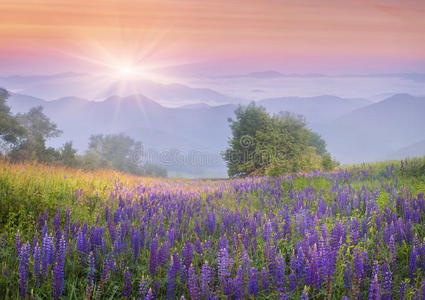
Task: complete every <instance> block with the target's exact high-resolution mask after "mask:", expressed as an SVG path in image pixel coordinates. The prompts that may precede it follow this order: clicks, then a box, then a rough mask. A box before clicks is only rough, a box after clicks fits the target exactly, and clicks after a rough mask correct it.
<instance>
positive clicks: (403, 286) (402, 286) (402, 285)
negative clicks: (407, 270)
mask: <svg viewBox="0 0 425 300" xmlns="http://www.w3.org/2000/svg"><path fill="white" fill-rule="evenodd" d="M406 286H407V282H406V281H403V282H400V288H399V292H398V294H399V296H400V300H403V299H404V293H405V291H406Z"/></svg>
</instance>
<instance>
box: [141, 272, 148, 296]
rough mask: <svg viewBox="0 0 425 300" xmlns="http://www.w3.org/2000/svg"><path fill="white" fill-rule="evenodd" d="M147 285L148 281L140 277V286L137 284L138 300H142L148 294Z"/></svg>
mask: <svg viewBox="0 0 425 300" xmlns="http://www.w3.org/2000/svg"><path fill="white" fill-rule="evenodd" d="M148 284H149V279H148V278H147V277H146V278H145V276H142V279H141V280H140V284H139V296H140V299H143V298H144V297H145V295H146V294H147V292H148V287H149V286H148Z"/></svg>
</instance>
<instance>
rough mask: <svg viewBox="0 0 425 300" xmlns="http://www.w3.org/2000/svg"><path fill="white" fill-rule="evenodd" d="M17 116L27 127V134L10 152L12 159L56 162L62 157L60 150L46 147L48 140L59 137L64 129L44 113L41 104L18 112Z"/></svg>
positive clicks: (22, 124)
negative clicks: (60, 128) (59, 127)
mask: <svg viewBox="0 0 425 300" xmlns="http://www.w3.org/2000/svg"><path fill="white" fill-rule="evenodd" d="M16 118H17V120H18V122H19V123H20V124H21V126H23V127H24V128H25V135H24V137H23V139H22V140H21V141H20V142H19V144H17V145H16V146H15V147H14V148H13V149H12V151H11V152H10V154H9V156H10V157H11V158H12V159H14V160H22V159H24V160H39V161H42V162H54V161H58V160H59V159H60V154H59V152H58V151H56V150H55V149H54V148H51V147H49V148H46V140H47V139H48V138H52V137H58V136H59V135H61V134H62V131H60V130H59V129H58V128H57V126H56V124H54V123H52V122H51V121H50V120H49V118H48V117H47V116H46V115H45V114H44V113H43V108H42V107H41V106H37V107H33V108H31V109H30V111H29V112H27V113H25V114H18V115H17V116H16Z"/></svg>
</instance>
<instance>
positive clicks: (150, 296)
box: [145, 289, 155, 300]
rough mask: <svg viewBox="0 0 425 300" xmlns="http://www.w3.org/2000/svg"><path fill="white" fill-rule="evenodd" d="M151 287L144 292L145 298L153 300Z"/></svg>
mask: <svg viewBox="0 0 425 300" xmlns="http://www.w3.org/2000/svg"><path fill="white" fill-rule="evenodd" d="M154 299H155V298H154V296H153V292H152V289H149V291H148V293H147V294H146V297H145V300H154Z"/></svg>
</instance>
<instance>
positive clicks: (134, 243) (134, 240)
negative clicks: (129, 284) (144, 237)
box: [131, 228, 140, 262]
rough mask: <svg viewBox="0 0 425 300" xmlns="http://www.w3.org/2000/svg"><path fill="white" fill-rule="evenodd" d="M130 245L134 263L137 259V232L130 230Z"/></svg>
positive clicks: (138, 243)
mask: <svg viewBox="0 0 425 300" xmlns="http://www.w3.org/2000/svg"><path fill="white" fill-rule="evenodd" d="M131 243H132V246H133V262H136V260H137V258H138V257H139V245H140V242H139V232H138V231H137V230H135V229H134V228H132V230H131Z"/></svg>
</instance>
